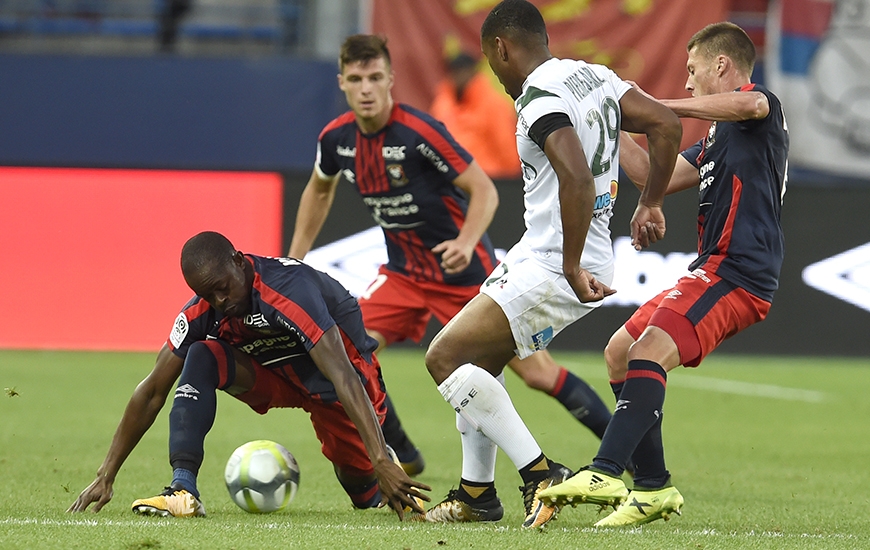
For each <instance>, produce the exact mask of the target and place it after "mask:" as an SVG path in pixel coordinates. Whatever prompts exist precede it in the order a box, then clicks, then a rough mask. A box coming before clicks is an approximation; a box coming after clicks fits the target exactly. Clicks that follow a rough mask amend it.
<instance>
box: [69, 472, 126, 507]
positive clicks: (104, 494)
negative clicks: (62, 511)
mask: <svg viewBox="0 0 870 550" xmlns="http://www.w3.org/2000/svg"><path fill="white" fill-rule="evenodd" d="M114 494H115V493H114V491H113V490H112V482H111V481H109V480H108V478H106V477H102V476H97V479H95V480H94V481H93V482H92V483H91V484H90V485H88V486H87V487H86V488H85V490H84V491H82V492H81V494H79V498H77V499H76V501H75V502H73V503H72V506H70V507H69V508H68V509H67V512H84V511H85V510H87V509H88V506H90V505H91V504H92V503H94V502H96V504H94V507H93V508H91V511H92V512H94V513H95V514H96V513H97V512H99V511H100V510H102V509H103V506H105V505H106V504H108V503H109V501H110V500H112V497H113V496H114Z"/></svg>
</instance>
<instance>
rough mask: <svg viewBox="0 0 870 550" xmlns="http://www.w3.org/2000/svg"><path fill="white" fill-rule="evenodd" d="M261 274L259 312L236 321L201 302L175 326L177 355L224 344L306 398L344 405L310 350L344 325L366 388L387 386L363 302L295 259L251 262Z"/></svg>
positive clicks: (172, 339) (255, 308)
mask: <svg viewBox="0 0 870 550" xmlns="http://www.w3.org/2000/svg"><path fill="white" fill-rule="evenodd" d="M245 257H246V258H247V260H248V261H249V262H250V263H251V265H252V266H253V268H254V283H253V290H252V293H251V300H252V309H251V312H250V313H249V314H248V315H246V316H245V317H241V318H234V317H224V315H223V314H222V313H221V312H220V311H218V310H216V309H214V308H213V307H211V306H210V305H209V304H208V302H206V301H205V300H203V299H202V298H200V297H199V296H195V297H194V298H193V299H191V300H190V301H189V302H188V303H187V305H185V306H184V309H183V310H182V311H181V313H180V314H179V315H178V317H177V318H176V320H175V326H174V327H173V329H172V332H171V334H170V336H169V340H168V344H169V347H170V349H171V350H172V351H173V352H174V353H175V354H176V355H177V356H179V357H181V358H184V357H186V356H187V351H188V349H189V348H190V345H191V344H193V343H194V342H198V341H202V340H208V339H220V340H223V341H225V342H227V343H229V344H230V345H232V346H234V347H235V348H237V349H238V350H240V351H242V352H244V353H245V354H247V355H250V356H251V357H252V358H253V359H254V360H255V361H257V363H259V364H260V365H262V366H263V367H265V368H267V369H270V370H272V371H274V372H276V373H277V374H278V375H279V376H280V377H282V378H283V379H284V380H286V381H287V382H288V383H289V384H290V385H292V386H293V387H294V388H296V389H297V390H298V391H299V393H300V394H301V395H302V396H303V397H306V398H311V399H314V400H317V401H321V402H324V403H334V402H336V401H338V396H337V395H336V392H335V386H333V384H332V382H330V381H329V379H327V378H326V377H325V376H324V375H323V373H321V372H320V370H319V369H318V368H317V365H315V364H314V361H313V360H312V359H311V355H309V351H310V350H311V348H313V347H314V345H315V344H317V342H318V341H319V340H320V337H321V336H323V333H324V332H326V331H327V330H329V329H330V328H332V327H333V326H335V325H338V328H339V331H340V332H341V338H342V340H343V341H344V347H345V350H347V353H348V356H349V357H350V358H351V359H354V358H355V357H361V358H362V359H364V360H363V361H353V360H352V361H351V363H352V364H353V365H354V367H355V368H356V369H357V373H358V374H359V376H360V380H361V381H362V383H363V386H367V385H368V384H369V383H375V384H382V381H381V380H380V369H379V368H378V366H377V361H376V360H374V359H373V353H372V352H374V350H375V349H376V348H377V342H376V341H375V340H374V339H373V338H371V337H369V336H368V335H367V334H366V332H365V328H364V326H363V321H362V315H361V314H360V309H359V304H358V303H357V301H356V299H355V298H354V297H353V296H351V295H350V293H348V291H347V290H346V289H345V288H344V287H343V286H341V284H340V283H339V282H338V281H336V280H335V279H333V278H331V277H330V276H329V275H326V274H325V273H322V272H320V271H317V270H316V269H314V268H312V267H310V266H308V265H305V264H303V263H302V262H300V261H299V260H295V259H292V258H267V257H262V256H253V255H246V256H245Z"/></svg>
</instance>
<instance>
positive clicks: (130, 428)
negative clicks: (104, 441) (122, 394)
mask: <svg viewBox="0 0 870 550" xmlns="http://www.w3.org/2000/svg"><path fill="white" fill-rule="evenodd" d="M165 402H166V396H165V395H163V396H160V395H159V394H158V393H156V392H155V391H154V389H153V388H151V387H149V385H148V384H147V383H146V381H143V382H142V383H140V384H139V386H137V387H136V390H135V391H134V392H133V395H132V397H130V401H129V402H128V403H127V408H126V409H125V410H124V416H122V417H121V422H120V423H119V424H118V429H117V430H115V435H114V437H113V438H112V443H111V445H110V446H109V451H108V453H107V454H106V458H105V460H103V463H102V464H101V465H100V468H99V469H98V470H97V476H99V477H105V478H108V479H109V480H110V481H114V479H115V476H116V475H117V474H118V471H119V470H120V469H121V466H122V465H123V464H124V461H125V460H127V457H128V456H130V453H131V452H133V449H134V448H136V445H138V444H139V441H140V440H141V439H142V436H143V435H145V432H147V431H148V429H149V428H150V427H151V425H152V424H154V420H155V419H156V418H157V415H158V414H159V413H160V410H161V409H162V408H163V405H164V404H165Z"/></svg>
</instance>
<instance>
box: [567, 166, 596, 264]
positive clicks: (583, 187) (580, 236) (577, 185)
mask: <svg viewBox="0 0 870 550" xmlns="http://www.w3.org/2000/svg"><path fill="white" fill-rule="evenodd" d="M566 179H567V181H564V180H563V179H560V180H559V205H560V209H561V215H562V271H563V272H564V273H565V274H566V275H570V274H573V273H576V272H577V271H578V270H579V268H580V258H581V256H582V255H583V248H584V246H585V244H586V234H587V233H588V232H589V224H590V223H591V222H592V210H593V206H594V203H595V182H594V181H592V180H591V179H590V181H585V182H584V181H581V180H579V179H574V178H566Z"/></svg>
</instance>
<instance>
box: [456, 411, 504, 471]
mask: <svg viewBox="0 0 870 550" xmlns="http://www.w3.org/2000/svg"><path fill="white" fill-rule="evenodd" d="M456 429H457V430H459V438H460V440H461V441H462V479H463V480H473V482H474V483H478V484H481V483H484V484H486V483H493V482H494V481H495V456H496V453H497V452H498V447H496V445H495V443H493V442H492V440H491V439H490V438H488V437H486V436H485V435H483V433H481V432H480V431H478V430H475V429H474V428H472V427H471V426H470V425H469V424H468V421H467V420H465V418H463V417H462V415H461V414H458V413H457V414H456Z"/></svg>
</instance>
